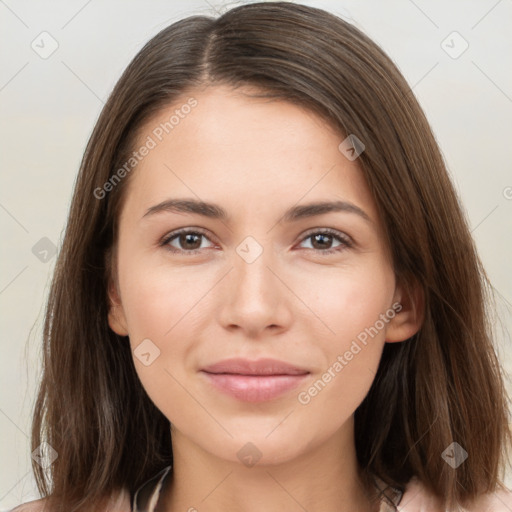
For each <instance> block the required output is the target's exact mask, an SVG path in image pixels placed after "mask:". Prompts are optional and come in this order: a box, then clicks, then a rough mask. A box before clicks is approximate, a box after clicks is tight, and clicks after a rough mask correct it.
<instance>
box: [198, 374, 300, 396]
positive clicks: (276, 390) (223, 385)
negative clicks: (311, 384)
mask: <svg viewBox="0 0 512 512" xmlns="http://www.w3.org/2000/svg"><path fill="white" fill-rule="evenodd" d="M202 373H203V374H204V375H206V377H207V378H208V380H209V381H210V382H211V383H212V384H213V386H214V387H215V388H217V389H218V390H219V391H222V392H224V393H226V394H228V395H230V396H232V397H233V398H236V399H237V400H243V401H244V402H266V401H268V400H272V399H274V398H277V397H278V396H280V395H282V394H284V393H286V392H287V391H290V390H292V389H294V388H296V387H297V386H299V385H300V384H301V383H302V382H303V381H304V379H305V378H306V377H307V376H308V375H309V374H307V373H306V374H303V375H237V374H233V373H208V372H204V371H203V372H202Z"/></svg>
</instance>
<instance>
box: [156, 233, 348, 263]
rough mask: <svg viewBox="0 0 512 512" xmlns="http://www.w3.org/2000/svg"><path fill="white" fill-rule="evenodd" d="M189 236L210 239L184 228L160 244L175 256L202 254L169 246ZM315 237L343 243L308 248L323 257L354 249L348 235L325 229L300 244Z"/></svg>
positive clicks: (204, 234) (309, 234)
mask: <svg viewBox="0 0 512 512" xmlns="http://www.w3.org/2000/svg"><path fill="white" fill-rule="evenodd" d="M189 234H190V235H201V236H203V237H204V238H207V239H208V237H207V236H206V233H204V232H203V231H202V230H201V229H199V228H194V229H190V228H183V229H180V230H178V231H173V232H172V233H169V234H168V235H167V236H165V237H164V238H163V239H162V241H161V242H160V244H159V245H160V246H162V247H165V249H167V250H168V251H169V252H171V253H173V254H179V253H180V254H186V255H187V256H192V255H195V254H197V253H198V252H200V251H201V250H202V249H193V250H191V251H186V250H184V249H176V248H174V247H171V246H170V245H169V243H170V242H171V241H172V240H174V239H175V238H177V237H179V236H180V235H189ZM314 235H330V236H332V237H333V238H335V239H337V240H338V241H339V242H341V243H340V245H339V246H337V247H334V248H331V249H325V250H321V249H315V248H309V247H307V248H306V249H308V250H312V251H315V252H316V253H319V254H321V255H322V256H326V255H330V254H334V253H337V252H341V251H343V250H345V249H349V248H351V247H353V243H352V241H351V239H350V238H349V237H348V236H347V235H345V234H343V233H340V232H339V231H336V230H334V229H330V228H325V229H321V230H320V229H317V230H316V231H310V232H308V233H307V234H306V235H305V236H304V237H303V238H302V240H301V242H300V243H302V242H304V241H305V240H307V239H309V238H311V237H313V236H314Z"/></svg>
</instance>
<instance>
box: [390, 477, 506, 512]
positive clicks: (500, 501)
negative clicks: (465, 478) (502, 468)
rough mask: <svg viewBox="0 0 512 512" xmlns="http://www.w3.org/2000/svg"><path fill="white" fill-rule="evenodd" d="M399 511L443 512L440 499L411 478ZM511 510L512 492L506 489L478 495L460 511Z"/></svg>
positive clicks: (501, 511)
mask: <svg viewBox="0 0 512 512" xmlns="http://www.w3.org/2000/svg"><path fill="white" fill-rule="evenodd" d="M398 510H399V511H401V512H427V511H428V512H445V508H444V507H443V506H442V504H441V503H440V500H439V499H438V498H436V497H435V496H433V495H432V494H430V493H429V492H428V491H427V489H426V488H425V486H424V485H423V484H422V483H421V482H420V481H419V480H418V479H417V478H412V479H411V481H410V482H409V484H408V485H407V487H406V489H405V493H404V495H403V497H402V499H401V500H400V504H399V507H398ZM511 510H512V492H511V491H510V490H508V489H503V490H499V491H496V492H494V493H491V494H484V495H482V496H480V497H479V498H478V499H477V500H476V501H475V502H473V503H471V504H470V505H466V508H462V509H461V512H510V511H511Z"/></svg>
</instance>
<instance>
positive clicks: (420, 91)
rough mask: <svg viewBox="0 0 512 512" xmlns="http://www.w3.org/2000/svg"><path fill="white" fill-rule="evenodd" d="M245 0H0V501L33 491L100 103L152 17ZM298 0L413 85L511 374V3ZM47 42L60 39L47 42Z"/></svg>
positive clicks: (152, 28)
mask: <svg viewBox="0 0 512 512" xmlns="http://www.w3.org/2000/svg"><path fill="white" fill-rule="evenodd" d="M240 3H245V2H228V3H220V2H217V1H215V0H209V1H206V0H195V1H190V2H185V1H183V0H181V1H175V2H171V1H162V0H157V1H151V2H142V1H140V0H139V1H135V0H131V1H126V0H125V1H120V0H107V1H99V0H89V1H86V0H71V1H70V0H68V1H64V0H61V1H45V2H38V1H35V0H30V1H23V0H20V1H14V0H5V1H4V0H0V45H1V48H2V53H1V55H0V59H1V60H0V62H1V65H0V109H1V110H0V119H1V123H0V144H1V151H0V158H1V160H0V162H1V188H0V222H1V228H2V244H1V253H0V258H1V274H0V307H1V310H2V316H1V320H0V321H1V324H0V326H1V333H2V342H1V344H0V347H1V358H0V389H1V396H0V434H1V436H0V439H1V441H0V443H1V444H0V461H1V462H2V463H1V464H0V510H8V509H10V508H11V507H13V506H15V505H16V504H19V503H20V502H22V501H27V500H30V499H34V498H35V497H37V492H36V489H35V485H34V481H33V477H32V474H31V469H30V456H31V455H30V444H29V435H30V415H31V411H32V407H33V403H34V398H35V390H36V385H37V382H38V379H39V376H40V344H41V325H42V319H43V313H44V306H45V301H46V295H47V292H48V286H49V283H50V278H51V273H52V270H53V268H54V264H55V256H54V255H53V253H52V248H53V247H54V246H55V247H57V248H58V247H59V244H60V242H61V237H62V235H63V229H64V226H65V222H66V217H67V212H68V208H69V203H70V198H71V192H72V186H73V183H74V180H75V177H76V174H77V171H78V166H79V163H80V160H81V157H82V153H83V150H84V148H85V145H86V142H87V139H88V137H89V135H90V133H91V130H92V128H93V126H94V123H95V121H96V119H97V117H98V115H99V112H100V110H101V108H102V106H103V103H104V102H105V100H106V98H107V96H108V94H109V92H110V91H111V89H112V88H113V86H114V84H115V82H116V81H117V79H118V78H119V76H120V75H121V72H122V71H123V69H124V68H125V67H126V65H127V64H128V63H129V61H130V60H131V59H132V58H133V57H134V56H135V54H136V53H137V51H138V50H139V49H140V48H141V47H142V45H143V44H144V43H145V42H146V41H147V40H149V39H150V38H151V37H152V36H154V35H155V34H156V33H157V32H158V31H159V30H161V29H162V28H164V27H166V26H167V25H169V24H171V23H172V22H174V21H177V20H178V19H181V18H183V17H186V16H189V15H192V14H204V15H211V16H216V15H217V14H218V12H224V11H225V10H227V9H228V8H229V7H232V6H235V5H238V4H240ZM303 3H307V4H309V5H312V6H315V7H321V8H324V9H326V10H329V11H331V12H333V13H335V14H337V15H339V16H341V17H343V18H344V19H346V20H348V21H350V22H351V23H354V24H355V25H356V26H357V27H358V28H360V29H362V30H363V31H364V32H365V33H366V34H368V35H369V36H370V37H371V38H372V39H373V40H374V41H375V42H377V43H378V44H379V45H380V46H381V47H382V48H383V49H384V50H385V51H386V52H387V53H388V55H389V56H390V57H391V58H392V59H393V60H394V62H395V63H396V64H397V65H398V67H399V68H400V70H401V71H402V73H403V74H404V76H405V78H406V79H407V80H408V82H409V84H410V85H411V86H412V87H413V91H414V94H415V95H416V97H417V98H418V99H419V101H420V104H421V105H422V107H423V109H424V110H425V113H426V115H427V118H428V119H429V121H430V123H431V126H432V127H433V130H434V133H435V135H436V138H437V140H438V143H439V145H440V147H441V150H442V153H443V155H444V157H445V160H446V163H447V166H448V169H449V172H450V173H451V176H452V178H453V180H454V183H455V186H456V188H457V190H458V192H459V194H460V196H461V198H462V201H463V204H464V207H465V209H466V211H467V215H468V218H469V222H470V225H471V227H472V232H473V236H474V238H475V240H476V243H477V246H478V250H479V253H480V256H481V258H482V260H483V263H484V265H485V267H486V269H487V272H488V275H489V277H490V279H491V281H492V283H493V285H494V287H495V288H496V292H497V297H498V313H499V318H500V324H499V325H498V334H499V336H498V339H497V342H498V350H499V354H500V357H501V358H502V360H503V363H504V366H505V369H506V371H507V374H510V373H511V370H512V356H511V346H512V342H511V339H510V334H507V332H508V333H510V331H511V330H512V329H511V327H512V318H511V310H512V306H511V303H512V275H511V272H510V262H511V258H510V255H511V252H512V251H511V249H512V165H511V156H512V155H511V145H512V66H511V59H510V56H511V55H512V34H511V33H512V30H511V29H512V23H511V22H512V2H511V1H510V0H499V1H497V0H481V1H476V0H473V1H467V0H460V1H446V0H435V1H432V0H431V1H428V2H427V1H426V0H416V1H412V0H392V1H387V2H378V1H376V0H371V1H370V0H363V1H361V0H359V1H357V0H336V1H328V0H324V1H305V2H303ZM43 32H47V34H43V35H41V33H43ZM454 32H456V33H454ZM52 45H53V46H56V45H58V47H57V48H56V50H55V51H54V53H52V54H51V55H47V53H49V52H50V51H51V50H52ZM466 46H467V48H466ZM43 57H45V58H43ZM42 239H43V240H42ZM45 251H46V252H45ZM500 325H501V326H500ZM509 389H511V387H510V385H509Z"/></svg>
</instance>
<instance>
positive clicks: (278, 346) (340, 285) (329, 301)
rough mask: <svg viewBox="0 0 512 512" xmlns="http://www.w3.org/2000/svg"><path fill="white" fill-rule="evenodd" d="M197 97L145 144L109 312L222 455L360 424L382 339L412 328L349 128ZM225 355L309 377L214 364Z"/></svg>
mask: <svg viewBox="0 0 512 512" xmlns="http://www.w3.org/2000/svg"><path fill="white" fill-rule="evenodd" d="M246 91H247V89H246ZM191 96H193V98H195V101H193V100H190V101H189V102H188V103H187V100H188V99H189V96H186V97H184V98H183V101H181V102H178V103H176V104H174V105H172V107H169V108H166V109H165V110H162V111H161V112H159V114H158V116H157V117H155V118H154V119H152V120H151V121H150V122H149V123H147V124H146V125H145V129H144V130H143V131H142V132H141V134H140V137H139V143H138V144H137V145H136V148H135V149H136V150H137V151H138V157H137V158H138V160H140V161H139V162H138V164H137V166H136V168H135V169H134V170H133V171H131V172H133V176H131V177H130V180H131V181H130V183H129V187H128V188H127V190H125V193H126V194H127V195H126V198H125V199H126V201H125V203H124V206H123V209H122V212H121V216H120V225H119V239H118V250H117V261H116V265H117V288H116V287H110V294H111V298H112V301H113V302H114V303H117V304H116V306H115V307H113V308H112V309H111V312H110V315H109V322H110V326H111V327H112V329H113V330H115V331H116V332H117V333H119V334H121V335H128V336H129V339H130V344H131V347H132V349H133V351H134V362H135V367H136V370H137V372H138V375H139V377H140V380H141V382H142V384H143V386H144V388H145V389H146V391H147V393H148V394H149V396H150V398H151V399H152V400H153V402H154V403H155V404H156V406H157V407H158V408H159V409H160V410H161V411H162V412H163V413H164V414H165V416H166V417H167V418H168V419H169V420H170V422H171V423H172V425H173V428H174V429H176V431H178V432H179V433H180V435H182V436H184V437H186V438H187V439H188V440H189V441H191V442H193V443H195V445H197V446H199V447H201V448H202V449H204V450H205V451H208V452H210V453H211V454H214V455H216V456H218V457H221V458H223V459H226V460H231V461H235V462H236V461H237V460H242V459H241V458H240V457H241V456H242V455H244V454H246V453H245V452H247V451H249V452H251V450H253V451H254V453H252V454H251V453H249V455H254V456H256V457H261V459H260V461H259V463H260V464H263V463H265V462H267V463H278V462H283V461H286V460H291V459H293V458H294V457H297V456H299V455H300V454H303V453H305V452H306V451H307V450H311V449H312V448H314V447H315V446H320V445H321V444H322V443H324V442H326V441H327V440H328V439H330V438H332V436H334V435H337V433H339V432H342V431H343V429H348V428H349V426H350V425H351V420H352V415H353V413H354V411H355V409H356V408H357V406H358V405H359V404H360V403H361V402H362V400H363V398H364V397H365V395H366V394H367V392H368V390H369V388H370V385H371V383H372V381H373V379H374V376H375V373H376V371H377V367H378V364H379V359H380V356H381V352H382V349H383V345H384V343H385V340H387V341H401V340H404V339H406V338H407V337H409V336H410V335H412V334H413V333H414V332H415V330H416V329H415V326H413V325H412V322H411V321H410V318H409V316H408V312H407V308H405V307H403V308H402V310H401V311H400V312H399V313H398V312H396V311H395V310H393V305H395V308H396V303H398V302H400V301H403V299H404V297H402V295H401V290H400V288H398V287H397V286H396V283H395V277H394V273H393V270H392V264H391V261H390V256H389V248H388V247H387V246H386V243H385V239H384V236H383V228H382V225H381V222H380V220H379V218H378V215H377V211H376V206H375V204H374V201H373V200H372V197H371V195H370V192H369V189H368V186H367V184H366V182H365V179H364V177H363V174H362V172H361V170H360V168H359V166H358V161H357V159H355V160H353V158H354V156H353V155H352V154H351V152H346V151H342V150H340V149H339V145H340V143H342V141H343V139H344V137H342V136H340V135H339V134H338V133H336V132H335V131H334V130H333V129H332V128H330V127H329V126H328V125H327V124H326V123H325V122H324V121H322V120H321V119H320V118H318V117H317V116H315V115H314V114H312V113H310V112H308V111H305V110H303V109H301V108H299V107H298V106H295V105H292V104H290V103H287V102H282V101H268V100H262V99H254V98H251V97H249V96H247V95H245V94H243V89H238V90H236V91H235V90H232V89H229V88H227V87H220V86H216V87H210V88H208V89H205V90H203V91H196V92H195V93H193V94H191ZM184 105H189V107H186V106H184ZM171 116H174V117H173V118H172V119H171ZM166 123H167V124H166ZM363 142H364V141H363ZM144 145H145V146H146V148H147V150H139V149H140V148H141V147H142V146H144ZM143 153H144V154H143ZM349 156H350V157H351V158H348V157H349ZM177 200H179V201H182V203H181V207H180V205H179V204H176V203H174V206H173V205H172V204H171V203H170V201H177ZM184 201H186V203H184ZM202 203H208V205H210V206H205V205H203V204H202ZM316 203H329V204H331V205H332V204H337V205H338V207H337V208H333V207H331V206H329V207H318V208H308V205H312V204H316ZM184 229H186V230H187V231H189V232H190V234H189V235H188V236H187V235H183V234H182V235H181V236H179V235H177V232H178V231H179V230H184ZM175 235H176V236H175ZM398 309H400V306H398ZM230 358H242V359H245V360H248V361H249V362H254V361H258V360H261V359H264V358H272V359H276V360H279V361H281V362H284V363H287V364H289V365H292V366H293V367H295V368H297V369H298V373H297V374H296V375H295V376H292V375H290V374H289V373H293V372H290V371H288V370H286V369H284V370H283V369H282V368H277V367H273V366H272V365H263V366H264V368H263V369H261V368H258V367H257V366H251V365H250V364H249V366H248V367H243V366H234V367H231V368H230V367H228V368H227V370H226V368H220V369H219V368H217V371H227V372H228V373H230V372H231V375H228V374H225V375H219V374H218V373H217V376H213V375H212V374H211V373H206V372H205V371H203V370H204V369H205V368H206V367H208V366H210V365H213V364H215V363H218V362H220V361H224V360H227V359H230ZM214 371H215V369H214ZM251 371H252V372H253V373H255V374H256V375H254V374H253V375H252V376H247V374H248V373H250V372H251ZM265 371H266V372H267V373H269V374H272V375H273V376H272V375H267V376H265V377H262V376H261V373H262V372H263V373H264V372H265ZM235 373H238V375H234V374H235ZM241 373H244V374H245V376H240V374H241ZM258 374H259V376H258ZM278 374H279V375H278ZM285 374H288V375H287V376H286V375H285ZM249 442H250V443H252V445H254V446H255V447H256V448H254V447H253V446H252V445H248V444H247V443H249ZM241 449H242V451H240V450H241ZM244 450H245V452H244ZM241 454H242V455H241Z"/></svg>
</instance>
